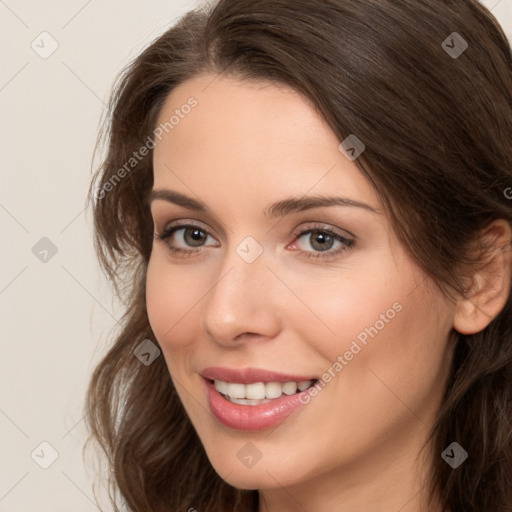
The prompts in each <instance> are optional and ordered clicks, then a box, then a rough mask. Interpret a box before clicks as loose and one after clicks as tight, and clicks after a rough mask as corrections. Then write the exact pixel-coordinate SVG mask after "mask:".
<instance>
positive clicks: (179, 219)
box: [147, 76, 455, 489]
mask: <svg viewBox="0 0 512 512" xmlns="http://www.w3.org/2000/svg"><path fill="white" fill-rule="evenodd" d="M212 81H213V82H212ZM191 98H193V100H191ZM196 102H197V103H196ZM186 105H194V106H193V107H192V108H188V107H185V106H186ZM172 116H174V118H173V120H172V121H169V120H170V119H171V117H172ZM166 122H167V125H166V126H165V129H160V131H158V134H159V135H160V137H159V138H160V139H161V140H157V143H156V148H155V149H154V192H155V193H154V194H153V200H152V203H151V211H152V216H153V220H154V225H155V233H158V234H165V233H167V235H169V236H167V238H165V239H163V240H159V239H155V240H154V243H153V250H152V254H151V259H150V262H149V268H148V274H147V309H148V314H149V320H150V323H151V327H152V329H153V331H154V334H155V336H156V338H157V340H158V342H159V344H160V346H161V348H162V351H163V356H164V357H165V361H166V363H167V365H168V368H169V371H170V374H171V377H172V380H173V382H174V384H175V386H176V389H177V391H178V393H179V396H180V398H181V400H182V402H183V406H184V408H185V410H186V412H187V413H188V415H189V417H190V420H191V421H192V423H193V425H194V427H195V429H196V431H197V433H198V435H199V437H200V438H201V441H202V443H203V445H204V448H205V450H206V452H207V455H208V457H209V459H210V461H211V463H212V464H213V466H214V468H215V469H216V471H217V472H218V473H219V475H220V476H221V477H223V478H224V479H225V480H226V481H228V482H229V483H230V484H232V485H234V486H236V487H241V488H247V489H255V488H258V489H265V488H268V489H271V488H277V487H293V486H295V485H299V484H301V485H302V484H304V483H306V482H309V483H310V484H311V483H312V482H313V481H314V480H315V479H317V480H318V479H319V478H322V481H323V482H327V481H328V479H327V480H326V478H327V477H328V476H329V475H337V477H340V476H342V475H343V478H345V480H343V481H344V482H356V481H357V480H358V479H361V478H371V477H372V475H373V474H378V473H379V472H380V471H382V470H383V468H387V467H389V465H390V464H391V465H392V466H393V467H395V468H397V474H399V472H400V471H401V470H400V468H405V465H407V464H409V463H412V462H413V459H414V457H415V456H416V454H417V452H418V451H419V450H420V448H421V443H422V442H423V441H424V439H425V436H426V434H427V433H428V428H427V427H430V426H431V424H432V420H433V416H434V414H435V412H436V410H437V408H438V407H439V404H440V401H441V396H442V393H443V391H444V386H445V383H446V379H447V375H448V371H449V368H450V363H451V354H452V347H451V345H450V344H449V343H448V337H449V336H448V335H449V333H450V330H451V329H452V327H453V316H454V311H455V306H454V305H453V304H452V303H450V302H448V300H447V299H445V298H444V296H443V295H442V293H441V292H440V290H439V289H438V288H437V287H436V286H435V285H434V284H433V283H432V281H431V280H430V279H429V278H428V277H427V276H426V275H425V274H424V273H423V272H422V270H420V268H419V267H418V266H417V265H416V264H415V263H414V262H413V261H412V259H411V258H410V256H409V255H408V253H407V252H406V251H405V250H404V248H403V247H402V246H401V245H400V243H399V242H398V241H397V239H396V238H395V235H394V233H393V231H392V229H391V227H390V224H389V220H388V218H387V217H386V215H385V214H384V211H383V209H382V207H381V204H380V202H379V199H378V197H377V196H376V194H375V193H374V191H373V189H372V188H371V186H370V184H369V183H368V181H367V180H366V179H365V178H364V177H363V175H362V174H361V172H360V171H359V170H358V168H357V166H356V164H355V162H354V161H351V160H350V159H349V158H347V156H346V154H344V153H342V152H341V151H340V149H339V147H338V146H339V144H340V142H341V141H340V140H337V138H336V137H335V136H334V134H333V132H332V131H331V130H330V129H329V127H328V126H327V125H326V124H325V123H324V122H323V121H322V119H321V118H320V117H319V115H317V114H316V112H315V110H314V109H313V108H312V107H311V106H310V105H309V104H308V103H307V102H306V101H304V99H302V97H301V96H299V95H298V94H297V93H295V92H293V91H292V90H290V89H287V88H285V87H284V86H277V85H275V84H271V83H263V82H261V83H255V82H238V81H234V79H227V78H220V77H217V78H215V79H214V77H213V76H203V77H198V78H194V79H193V80H190V81H188V82H185V83H183V84H182V85H181V86H180V87H178V88H177V89H175V90H174V91H173V93H172V94H171V95H170V96H169V97H168V98H167V101H166V103H165V105H164V106H163V109H162V111H161V114H160V117H159V120H158V124H159V126H160V125H162V126H163V125H164V123H166ZM355 135H356V136H357V134H355ZM363 143H364V141H363ZM397 143H399V142H398V141H397ZM171 191H172V194H171ZM178 194H179V196H178ZM183 196H186V197H187V198H189V199H188V200H187V201H184V200H182V199H177V198H180V197H183ZM334 197H336V198H344V199H343V200H339V201H338V200H333V201H332V202H331V204H330V205H328V204H327V203H326V202H325V201H326V199H327V198H334ZM320 199H322V200H323V201H324V204H323V205H320ZM196 202H197V203H199V204H201V205H203V206H202V208H199V207H198V205H197V204H196ZM187 226H192V227H187ZM170 228H176V229H175V231H174V232H170V231H169V229H170ZM172 249H175V250H176V251H184V252H172ZM185 251H186V252H185ZM271 372H275V374H271ZM312 380H318V382H317V384H316V385H314V386H313V387H312V388H310V389H309V390H306V391H302V392H300V393H299V394H297V393H296V391H297V389H298V387H299V385H300V388H301V389H303V388H304V387H306V386H307V385H308V382H307V381H312ZM213 381H217V382H216V386H217V388H218V389H219V390H220V391H217V390H216V387H215V384H214V382H213ZM309 384H310V383H309ZM315 390H316V391H315ZM226 394H227V395H231V397H232V398H233V399H234V400H236V401H237V402H238V403H234V402H233V401H232V400H228V399H227V398H226V397H225V396H224V395H226ZM263 397H265V398H263ZM276 397H277V398H276ZM246 400H247V401H246ZM405 461H407V462H405Z"/></svg>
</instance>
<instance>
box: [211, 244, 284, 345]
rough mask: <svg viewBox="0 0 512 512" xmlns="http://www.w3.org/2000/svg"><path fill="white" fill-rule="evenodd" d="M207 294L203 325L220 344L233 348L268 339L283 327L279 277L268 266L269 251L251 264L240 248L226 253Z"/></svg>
mask: <svg viewBox="0 0 512 512" xmlns="http://www.w3.org/2000/svg"><path fill="white" fill-rule="evenodd" d="M212 286H213V287H212V289H211V291H210V292H209V293H208V294H207V296H206V297H205V306H204V310H203V328H204V330H205V331H206V332H207V334H208V335H209V336H210V337H211V338H212V339H213V340H214V341H215V342H217V343H219V344H222V345H225V346H228V347H233V346H234V345H239V344H240V343H242V342H247V341H249V340H254V341H256V340H259V341H263V340H268V339H271V338H274V337H276V336H277V333H278V332H279V328H280V313H281V312H280V310H279V307H278V303H279V299H278V295H279V293H283V290H281V292H280V290H279V280H278V279H277V278H276V277H275V275H274V274H273V273H272V272H271V271H270V270H269V268H268V267H267V260H266V258H265V253H263V254H262V255H260V257H259V258H258V259H257V260H256V261H253V262H252V263H247V262H246V261H244V260H243V259H242V258H241V257H240V256H239V255H238V254H237V253H236V251H234V250H232V251H231V254H230V255H228V256H226V257H225V259H224V261H223V264H222V266H221V268H220V271H219V272H218V273H217V274H216V278H215V281H214V283H213V285H212Z"/></svg>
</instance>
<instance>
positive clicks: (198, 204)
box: [146, 189, 380, 218]
mask: <svg viewBox="0 0 512 512" xmlns="http://www.w3.org/2000/svg"><path fill="white" fill-rule="evenodd" d="M157 199H160V200H163V201H167V202H169V203H173V204H176V205H178V206H182V207H183V208H186V209H187V210H191V211H197V212H203V213H207V212H208V210H209V208H208V207H207V206H206V204H205V203H203V202H202V201H199V200H197V199H193V198H192V197H189V196H186V195H184V194H181V193H179V192H176V191H174V190H169V189H153V190H150V191H149V193H148V194H147V196H146V204H148V205H150V204H151V203H152V202H153V201H155V200H157ZM326 206H349V207H353V208H362V209H364V210H367V211H369V212H371V213H375V214H378V213H379V212H380V210H378V209H375V208H373V207H372V206H370V205H368V204H366V203H362V202H360V201H355V200H353V199H350V198H348V197H339V196H332V197H327V196H308V197H301V198H294V197H292V198H289V199H283V200H281V201H277V202H275V203H272V204H271V205H270V207H269V208H267V209H266V210H264V212H263V214H264V216H265V217H268V218H278V217H284V216H286V215H289V214H290V213H294V212H301V211H305V210H309V209H312V208H320V207H326Z"/></svg>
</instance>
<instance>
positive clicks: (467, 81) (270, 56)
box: [86, 0, 512, 512]
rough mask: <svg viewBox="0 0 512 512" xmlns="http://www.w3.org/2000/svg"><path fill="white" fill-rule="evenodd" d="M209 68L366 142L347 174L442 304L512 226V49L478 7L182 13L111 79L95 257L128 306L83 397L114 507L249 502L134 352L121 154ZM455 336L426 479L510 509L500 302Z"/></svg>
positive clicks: (139, 300)
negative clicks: (375, 199) (458, 50)
mask: <svg viewBox="0 0 512 512" xmlns="http://www.w3.org/2000/svg"><path fill="white" fill-rule="evenodd" d="M453 32H457V33H458V34H459V35H460V36H461V37H462V38H463V39H464V40H465V41H466V42H467V43H468V47H467V49H466V50H465V51H464V53H463V54H462V55H460V56H459V57H458V58H455V57H452V56H451V55H449V54H448V53H447V51H445V49H444V48H443V46H442V43H443V41H445V40H446V38H447V37H449V36H450V35H451V34H453ZM452 37H453V36H452ZM206 74H213V75H215V76H219V75H224V76H229V77H233V78H237V79H240V80H244V79H245V80H253V81H270V82H273V83H275V84H283V85H285V86H288V87H291V88H293V89H294V90H295V91H297V92H299V93H300V94H301V95H302V97H304V98H305V100H307V101H309V102H310V104H311V105H313V107H314V108H315V109H316V110H317V111H318V113H319V114H320V115H321V116H322V117H323V119H324V120H325V121H326V122H327V123H328V125H329V127H330V128H331V129H332V131H333V132H334V134H335V135H336V136H337V137H338V138H339V140H340V141H342V140H344V139H345V138H346V137H347V136H349V135H350V134H355V135H356V136H357V137H358V138H359V139H360V140H361V141H363V143H364V144H365V146H366V149H365V151H364V152H363V153H362V154H361V156H360V157H359V158H358V159H357V160H356V161H355V163H356V165H357V166H358V168H359V170H360V171H361V172H362V173H363V175H364V176H365V177H366V178H367V179H368V181H369V183H370V184H371V186H372V187H373V188H374V189H375V191H376V192H377V194H378V196H379V198H380V199H381V201H382V203H383V205H384V207H385V211H386V214H387V215H388V217H389V219H390V222H391V225H392V227H393V229H394V231H395V232H396V234H397V236H398V238H399V240H400V242H401V243H402V244H403V247H404V248H405V249H406V250H407V251H408V253H409V254H410V256H411V257H412V258H413V259H414V260H415V261H416V262H417V264H418V265H419V266H420V267H421V268H423V269H424V270H425V272H426V273H427V275H428V276H430V277H431V278H432V280H433V281H434V282H435V283H436V284H437V285H438V286H439V287H440V288H441V289H442V290H443V291H445V292H446V293H447V294H448V293H450V294H451V293H462V291H463V284H462V283H463V278H465V276H470V275H471V272H472V271H474V269H476V268H477V264H478V263H479V262H480V261H481V259H480V255H478V257H475V255H474V251H473V249H472V248H474V247H475V240H479V238H478V235H479V233H480V232H481V230H482V229H483V228H485V227H486V226H488V225H489V224H490V223H491V222H492V221H494V220H497V219H505V220H506V221H507V222H508V223H509V224H512V208H511V201H510V199H508V198H507V194H506V193H504V191H505V190H507V188H508V187H510V186H512V136H511V134H512V51H511V47H510V43H509V42H508V41H507V38H506V36H505V34H504V32H503V30H502V28H501V27H500V25H499V24H498V22H497V21H496V19H495V18H494V17H493V16H492V14H491V13H490V12H489V11H488V10H487V9H486V8H485V7H484V6H482V5H481V4H479V3H478V2H477V1H476V0H442V1H441V0H422V1H418V0H324V1H318V0H293V1H291V0H237V1H232V0H220V1H217V2H215V3H214V4H206V5H203V6H202V7H199V8H197V9H195V10H193V11H190V12H189V13H187V14H186V15H185V16H183V17H182V18H181V19H180V20H179V21H178V22H177V23H176V24H175V25H173V26H172V27H171V28H170V29H168V30H167V31H166V32H165V33H164V34H163V35H161V36H159V37H158V38H156V40H154V41H153V42H152V43H151V44H150V45H149V46H148V47H147V48H146V49H145V50H144V51H142V53H141V54H140V55H139V56H138V57H136V58H135V59H134V60H133V62H132V63H131V64H130V65H129V66H128V67H127V68H126V69H125V70H124V71H123V72H122V73H121V74H120V75H119V77H118V79H117V81H116V83H115V86H114V88H113V93H112V95H111V98H110V102H109V106H108V115H107V117H106V119H105V121H104V125H103V126H104V128H103V130H102V131H101V132H100V135H99V138H98V144H97V148H98V147H100V145H101V144H102V143H104V147H105V156H104V158H102V163H101V165H100V166H99V168H98V169H97V170H96V172H95V174H94V177H93V180H92V182H91V187H90V190H89V197H88V203H89V202H90V203H92V207H93V217H94V230H95V232H94V243H95V248H96V251H97V254H98V258H99V261H100V264H101V267H102V269H103V270H104V272H105V273H106V275H107V277H108V279H109V281H110V282H111V284H112V286H113V288H114V291H115V293H116V295H117V296H118V297H120V298H121V300H122V303H123V305H124V315H123V317H122V319H121V321H120V327H118V328H117V331H116V333H115V336H112V337H113V338H114V339H113V343H112V345H111V346H110V347H108V352H107V353H106V355H105V356H104V357H103V359H102V360H101V361H100V362H99V364H98V365H97V366H96V368H95V369H94V372H93V375H92V378H91V381H90V384H89V389H88V391H87V396H86V410H87V411H88V413H89V414H88V417H87V425H88V428H89V430H90V436H89V438H88V440H87V443H89V442H90V441H91V440H93V439H94V440H96V441H97V442H98V443H99V447H100V449H101V451H102V453H103V456H106V458H107V460H108V464H109V466H110V473H109V475H108V485H109V495H110V500H111V502H112V504H113V505H114V507H115V510H116V511H117V510H119V509H118V508H117V504H118V499H119V498H120V497H121V498H122V501H123V502H124V504H125V505H126V506H127V507H128V509H129V510H133V511H138V512H140V511H144V512H146V511H147V512H149V511H151V512H159V511H162V512H163V511H165V512H170V511H173V512H174V511H176V512H177V511H182V510H188V509H189V508H194V509H197V510H209V511H219V512H220V511H227V510H229V511H240V512H242V511H243V512H247V511H257V510H258V503H259V498H258V491H256V490H241V489H235V488H234V487H232V486H230V485H229V484H228V483H226V482H225V481H223V480H222V479H221V478H220V477H219V476H218V475H217V473H216V472H215V470H214V469H213V467H212V465H211V464H210V462H209V460H208V458H207V456H206V453H205V450H204V448H203V446H202V444H201V442H200V440H199V438H198V436H197V434H196V432H195V429H194V428H193V426H192V424H191V422H190V420H189V418H188V416H187V414H186V412H185V410H184V408H183V406H182V404H181V402H180V398H179V396H178V394H177V392H176V389H175V387H174V385H173V383H172V381H171V378H170V375H169V371H168V368H167V366H166V363H165V360H164V358H163V357H159V358H157V359H156V360H155V361H154V362H153V363H152V364H151V365H149V366H146V365H143V364H141V362H140V361H139V360H138V359H137V358H136V357H134V354H133V352H134V349H135V348H136V347H137V346H138V345H140V343H141V342H142V341H143V340H145V339H150V340H152V341H153V342H154V343H155V344H157V345H158V341H157V340H156V338H155V336H154V334H153V332H152V330H151V327H150V324H149V321H148V315H147V311H146V300H145V283H146V269H147V265H148V261H149V259H150V255H151V249H152V241H153V223H152V219H151V213H150V210H149V207H148V205H147V203H146V202H145V196H146V194H147V192H148V191H149V190H150V189H151V187H152V185H153V174H152V165H153V163H152V151H151V150H150V151H149V153H148V154H147V155H146V156H145V157H144V158H137V159H135V161H134V160H131V159H132V157H133V155H134V152H137V151H138V150H139V149H140V148H141V146H143V145H147V146H149V141H150V140H151V137H152V134H153V133H154V130H155V126H156V122H157V118H158V115H159V113H160V111H161V108H162V105H163V102H164V101H165V99H166V98H167V97H168V95H169V94H170V93H171V91H173V89H174V88H175V87H177V86H178V85H180V84H182V83H184V82H185V81H187V80H189V79H192V78H194V77H198V76H202V75H206ZM199 108H200V107H199ZM191 115H193V113H192V114H191ZM127 162H130V167H131V168H130V169H129V170H127V166H126V163H127ZM121 169H124V170H125V172H124V173H123V172H121ZM120 177H122V179H121V178H120ZM482 249H483V247H482ZM450 337H451V339H452V340H453V342H454V347H455V348H454V350H455V352H454V359H453V366H452V368H451V373H450V376H449V381H448V384H447V387H446V392H445V395H444V397H443V401H442V405H441V407H440V410H439V412H438V415H437V417H436V420H435V424H434V425H433V426H432V429H431V432H430V438H429V439H430V440H431V442H432V446H433V456H432V462H431V467H430V468H429V469H430V473H431V477H430V478H429V480H428V482H426V483H425V485H426V486H427V484H428V488H429V489H430V490H431V495H434V494H436V495H438V496H440V498H441V504H442V506H443V508H448V509H450V510H452V511H453V512H458V511H462V510H464V512H489V511H499V512H510V511H512V485H511V477H510V475H511V474H512V429H511V422H512V384H511V383H512V301H511V297H510V295H509V296H508V298H507V301H506V304H505V306H504V307H503V308H502V309H501V311H500V313H499V314H498V315H497V316H496V317H495V318H494V319H493V320H492V321H491V322H490V323H489V325H488V326H487V327H486V328H485V329H484V330H483V331H481V332H478V333H476V334H472V335H462V334H459V333H458V332H456V331H455V330H452V332H451V333H450ZM453 441H457V442H458V443H459V444H460V445H461V446H462V447H463V448H464V449H465V450H466V451H467V452H468V453H469V458H468V459H467V460H466V461H465V462H464V463H463V464H462V465H461V466H460V467H458V468H457V469H455V470H454V469H452V468H451V467H450V466H449V465H448V464H446V463H445V462H444V460H442V458H441V453H442V452H443V450H444V449H445V448H446V447H447V446H448V445H450V444H451V443H452V442H453ZM87 443H86V445H87Z"/></svg>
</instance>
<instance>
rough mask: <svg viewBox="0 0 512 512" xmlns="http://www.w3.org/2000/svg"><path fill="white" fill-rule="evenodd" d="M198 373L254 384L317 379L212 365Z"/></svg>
mask: <svg viewBox="0 0 512 512" xmlns="http://www.w3.org/2000/svg"><path fill="white" fill-rule="evenodd" d="M200 374H201V375H202V376H203V377H204V378H205V379H208V380H221V381H224V382H233V383H235V382H236V383H239V384H254V383H255V382H303V381H306V380H317V377H311V376H304V375H291V374H285V373H281V372H274V371H270V370H264V369H263V368H227V367H221V366H214V367H208V368H205V369H204V370H202V371H201V372H200Z"/></svg>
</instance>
